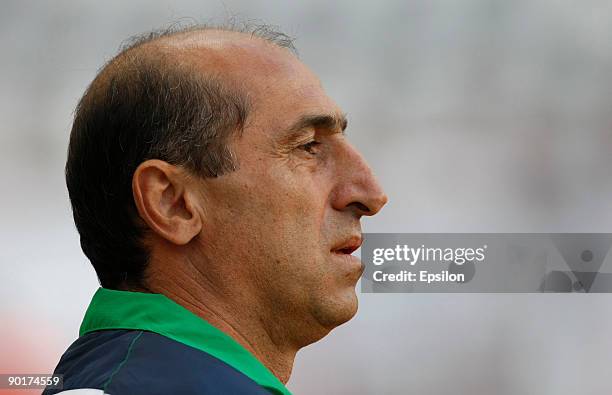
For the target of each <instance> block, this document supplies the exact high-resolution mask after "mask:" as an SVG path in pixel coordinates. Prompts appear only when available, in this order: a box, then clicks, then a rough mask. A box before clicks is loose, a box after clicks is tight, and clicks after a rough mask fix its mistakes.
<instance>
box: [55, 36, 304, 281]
mask: <svg viewBox="0 0 612 395" xmlns="http://www.w3.org/2000/svg"><path fill="white" fill-rule="evenodd" d="M294 51H295V49H294V47H293V45H292V43H291V39H290V38H289V37H288V36H286V35H285V34H283V33H279V32H275V31H273V30H271V29H269V28H266V27H255V28H244V27H243V28H236V27H229V28H219V27H214V28H208V27H202V26H197V27H191V28H187V29H180V30H179V29H173V30H165V31H158V32H153V33H148V34H146V35H142V36H139V37H136V38H134V39H132V40H131V41H130V42H129V43H128V45H126V46H124V48H123V49H122V50H121V52H120V53H119V54H118V55H117V56H116V57H115V58H113V59H112V60H111V61H110V62H108V63H107V64H106V66H105V67H103V69H102V70H101V71H100V73H99V74H98V76H97V77H96V78H95V79H94V81H93V82H92V84H91V85H90V87H89V88H88V89H87V91H86V92H85V94H84V96H83V97H82V99H81V101H80V102H79V105H78V107H77V109H76V114H75V120H74V124H73V128H72V131H71V136H70V146H69V152H68V160H67V163H66V182H67V186H68V192H69V195H70V200H71V203H72V208H73V215H74V219H75V223H76V226H77V229H78V230H79V233H80V237H81V246H82V248H83V251H84V252H85V254H86V255H87V257H88V258H89V259H90V260H91V262H92V264H93V266H94V268H95V269H96V272H97V274H98V277H99V279H100V282H101V285H102V286H104V287H107V288H115V289H121V288H128V287H138V286H139V285H140V284H141V282H142V279H143V274H144V269H145V267H146V266H147V262H148V260H149V254H150V252H149V251H148V250H147V249H146V248H145V247H144V246H143V245H142V240H143V236H144V234H145V232H146V227H145V226H144V224H143V223H142V221H141V220H140V218H139V216H138V213H137V210H136V208H135V206H134V200H133V196H132V188H131V181H132V176H133V174H134V171H135V169H136V167H137V166H138V165H139V164H140V163H142V162H144V161H146V160H148V159H161V160H163V161H166V162H168V163H170V164H173V165H179V166H182V167H184V168H186V169H188V170H189V171H191V172H192V173H194V174H196V175H198V176H201V177H218V176H220V175H222V174H225V173H227V172H231V171H233V170H235V169H236V168H237V161H236V159H235V157H234V154H233V153H232V152H231V150H230V149H229V144H228V142H229V140H230V139H231V138H232V136H233V135H235V134H236V133H240V132H241V131H242V129H243V127H244V125H245V122H246V120H247V118H248V116H249V113H250V111H251V108H252V100H251V96H252V94H251V93H252V91H257V90H259V89H258V87H257V86H256V84H253V83H250V82H256V81H261V79H260V78H258V76H264V75H270V74H274V73H275V72H279V71H281V70H282V69H286V68H287V65H290V64H292V62H290V61H289V59H294V62H293V63H299V62H295V58H294ZM247 77H248V78H247ZM259 88H262V87H261V86H260V87H259ZM247 92H248V93H247Z"/></svg>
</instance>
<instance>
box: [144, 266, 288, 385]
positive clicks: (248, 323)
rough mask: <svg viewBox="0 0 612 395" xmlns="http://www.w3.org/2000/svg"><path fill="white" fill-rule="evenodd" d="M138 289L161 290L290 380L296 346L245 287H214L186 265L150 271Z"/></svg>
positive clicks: (274, 372) (271, 369) (285, 379)
mask: <svg viewBox="0 0 612 395" xmlns="http://www.w3.org/2000/svg"><path fill="white" fill-rule="evenodd" d="M151 264H153V262H151ZM165 264H166V265H167V264H168V261H165ZM151 266H153V267H155V266H157V265H150V266H149V268H150V269H151V268H152V267H151ZM168 266H170V267H171V266H174V265H167V266H166V267H168ZM158 267H159V266H158ZM232 288H233V289H234V290H237V291H233V292H232V291H231V289H232ZM141 290H144V291H146V292H152V293H161V294H163V295H165V296H167V297H168V298H170V299H172V300H173V301H175V302H176V303H178V304H180V305H181V306H183V307H185V308H186V309H188V310H190V311H191V312H192V313H194V314H195V315H197V316H199V317H200V318H202V319H204V320H206V321H207V322H208V323H210V324H211V325H213V326H215V327H216V328H217V329H220V330H221V331H223V332H224V333H225V334H227V335H229V336H230V337H232V338H233V339H234V340H235V341H237V342H238V343H239V344H240V345H242V346H243V347H244V348H246V349H247V350H248V351H249V352H251V353H252V354H253V355H254V356H255V357H256V358H257V359H258V360H259V361H260V362H261V363H263V364H264V365H265V366H266V367H267V368H268V369H269V370H270V371H271V372H272V374H274V375H275V376H276V377H277V378H278V379H279V380H280V381H281V382H282V383H283V384H286V383H287V382H288V381H289V377H290V376H291V370H292V368H293V362H294V360H295V355H296V354H297V351H298V349H299V347H297V346H295V345H293V344H292V342H291V341H290V339H289V337H288V336H287V335H286V334H285V332H286V331H285V330H283V328H282V327H280V326H279V325H278V324H279V320H278V319H275V318H274V317H272V316H271V315H270V314H265V313H264V312H262V311H258V309H257V306H261V305H265V304H264V303H258V301H257V300H256V299H255V298H252V297H249V295H248V293H247V292H244V287H240V286H239V285H236V286H234V287H227V286H226V287H223V288H220V287H216V286H215V285H214V283H213V282H212V281H210V279H209V278H206V277H204V276H203V275H202V273H200V272H199V271H198V270H195V268H194V266H193V265H189V269H186V267H185V266H182V267H181V270H180V271H176V272H173V273H172V275H169V274H168V273H160V274H159V275H156V274H155V271H154V270H152V271H151V272H150V275H149V276H148V281H147V286H146V287H144V288H143V289H141Z"/></svg>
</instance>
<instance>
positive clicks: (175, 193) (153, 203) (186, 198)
mask: <svg viewBox="0 0 612 395" xmlns="http://www.w3.org/2000/svg"><path fill="white" fill-rule="evenodd" d="M188 182H189V177H187V176H186V174H185V170H183V169H181V168H179V167H177V166H173V165H171V164H169V163H167V162H164V161H161V160H157V159H151V160H147V161H145V162H143V163H141V164H140V165H139V166H138V168H136V171H135V172H134V176H133V177H132V192H133V194H134V202H135V203H136V208H137V209H138V213H139V214H140V217H141V218H142V219H143V220H144V221H145V222H146V223H147V225H149V228H151V230H152V231H153V232H155V233H156V234H158V235H159V236H161V237H163V238H164V239H166V240H168V241H169V242H171V243H174V244H177V245H185V244H187V243H189V242H190V241H191V240H192V239H193V238H194V237H195V236H197V235H198V234H199V233H200V231H201V229H202V219H201V218H200V215H199V212H198V210H197V201H196V196H195V195H194V194H193V192H192V191H191V190H190V189H189V188H188V186H189V184H188Z"/></svg>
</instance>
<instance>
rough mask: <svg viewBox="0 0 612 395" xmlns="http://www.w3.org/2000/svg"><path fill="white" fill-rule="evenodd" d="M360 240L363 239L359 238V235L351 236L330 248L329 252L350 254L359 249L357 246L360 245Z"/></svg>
mask: <svg viewBox="0 0 612 395" xmlns="http://www.w3.org/2000/svg"><path fill="white" fill-rule="evenodd" d="M362 242H363V239H362V238H361V235H359V236H351V237H349V238H348V239H346V240H344V241H343V242H342V243H340V244H339V245H337V246H335V247H334V248H332V250H331V252H332V253H334V254H340V255H351V254H352V253H353V252H355V251H356V250H357V249H359V247H361V243H362Z"/></svg>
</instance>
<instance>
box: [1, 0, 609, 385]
mask: <svg viewBox="0 0 612 395" xmlns="http://www.w3.org/2000/svg"><path fill="white" fill-rule="evenodd" d="M0 5H1V7H0V59H1V60H0V87H1V88H0V127H1V132H0V180H1V181H0V182H1V183H2V194H1V197H0V199H1V200H0V202H1V204H0V221H1V226H0V243H1V247H2V248H0V314H1V315H0V317H2V320H1V321H0V356H1V357H0V372H7V373H9V372H15V373H17V372H23V373H25V372H29V373H48V372H51V371H52V370H53V368H54V367H55V365H56V363H57V361H58V358H59V356H60V355H61V353H62V352H63V351H64V350H65V348H66V347H67V346H68V345H69V344H70V343H71V342H72V341H73V340H74V339H75V338H76V337H77V334H78V327H79V325H80V321H81V318H82V315H83V313H84V311H85V308H86V307H87V304H88V303H89V300H90V298H91V296H92V295H93V293H94V292H95V290H96V288H97V287H98V283H97V280H96V277H95V274H94V271H93V269H92V268H91V267H90V265H89V263H88V261H87V259H86V258H85V256H84V255H83V254H82V252H81V250H80V247H79V242H78V234H77V232H76V230H75V227H74V225H73V222H72V217H71V212H70V205H69V201H68V196H67V192H66V188H65V183H64V177H63V166H64V162H65V154H66V148H67V142H68V136H69V130H70V127H71V122H72V115H73V110H74V108H75V106H76V103H77V101H78V99H79V97H80V95H81V94H82V93H83V91H84V90H85V88H86V86H87V85H88V83H89V82H90V81H91V80H92V79H93V77H94V76H95V74H96V71H97V70H98V68H99V67H101V66H102V64H103V63H104V62H105V61H106V60H108V59H110V58H111V57H112V56H113V55H114V54H115V53H116V51H117V49H118V48H119V45H120V44H121V42H122V41H123V40H125V39H126V38H128V37H129V36H131V35H134V34H137V33H140V32H143V31H147V30H150V29H153V28H157V27H160V26H165V25H168V24H169V23H171V22H174V21H177V20H181V19H182V18H187V19H183V20H185V21H192V20H196V21H199V22H206V21H209V20H213V21H216V22H222V21H223V20H225V19H226V18H228V17H230V16H237V17H238V18H241V19H245V20H248V19H260V20H263V21H265V22H267V23H270V24H275V25H278V26H279V27H280V28H281V29H282V30H283V31H285V32H287V33H288V34H290V35H292V36H294V37H296V38H297V40H296V46H297V47H298V50H299V53H300V57H301V59H302V60H303V61H304V62H305V63H306V64H308V65H309V66H310V67H311V68H312V69H313V70H314V71H315V73H317V74H318V75H319V76H320V78H321V80H322V81H323V84H324V86H325V87H326V90H327V92H328V93H329V95H330V96H331V97H332V98H334V99H335V100H336V101H337V102H338V103H339V104H340V106H341V107H342V108H343V109H344V110H345V111H346V112H347V113H348V117H349V120H350V121H349V131H348V133H349V138H350V139H351V140H352V141H353V143H354V144H355V145H356V146H357V147H358V148H359V149H360V150H361V151H362V152H363V153H364V155H365V157H366V158H367V160H368V161H369V162H370V164H371V166H372V167H373V168H374V170H375V172H376V173H377V175H378V176H379V178H380V180H381V182H382V184H383V185H384V187H385V188H386V191H387V193H388V195H389V197H390V202H389V204H388V205H387V207H386V208H385V209H384V210H383V211H382V212H381V214H379V215H378V216H376V217H373V218H367V219H365V220H364V221H363V223H364V231H365V232H611V231H612V171H611V170H612V3H611V2H608V1H603V0H582V1H580V2H578V1H561V0H559V1H553V0H529V1H527V0H513V1H504V0H499V1H492V0H462V1H456V0H447V1H444V0H418V1H416V0H411V1H400V0H397V1H394V0H389V1H377V2H373V1H371V2H370V1H368V2H366V1H334V2H329V1H308V2H298V1H291V2H288V1H287V2H285V1H252V0H251V1H249V0H244V1H234V0H223V1H219V0H217V1H202V0H198V1H172V2H169V1H167V2H164V1H144V0H143V1H131V2H126V1H105V2H94V1H66V0H56V1H48V2H43V1H17V0H15V1H2V2H1V3H0ZM611 339H612V296H610V295H594V294H591V295H584V294H568V295H562V294H533V295H530V294H522V295H521V294H513V295H511V294H502V295H499V294H497V295H486V294H473V295H459V294H457V295H453V294H445V295H431V294H421V295H419V294H361V295H360V311H359V313H358V315H357V317H356V318H355V319H353V320H352V321H351V322H349V323H348V324H346V325H344V326H342V327H339V328H338V329H336V330H335V331H334V332H332V334H331V335H330V336H328V337H327V338H325V339H323V340H322V341H320V342H318V343H316V344H314V345H312V346H310V347H307V348H305V349H304V350H302V351H301V352H300V353H299V354H298V358H297V361H296V365H295V368H294V373H293V376H292V378H291V381H290V383H289V388H290V389H291V390H292V391H294V392H295V394H296V395H301V394H426V395H427V394H432V395H436V394H454V395H460V394H466V395H467V394H470V395H473V394H487V395H488V394H503V395H506V394H507V395H515V394H534V395H536V394H537V395H542V394H602V395H609V394H610V393H612V381H611V379H610V374H609V373H610V366H612V340H611ZM38 392H39V391H38ZM0 393H8V391H4V392H2V390H0ZM17 393H20V394H24V393H27V392H25V391H19V392H17ZM33 393H36V392H33Z"/></svg>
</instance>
